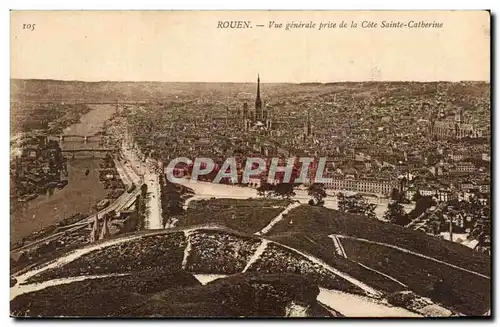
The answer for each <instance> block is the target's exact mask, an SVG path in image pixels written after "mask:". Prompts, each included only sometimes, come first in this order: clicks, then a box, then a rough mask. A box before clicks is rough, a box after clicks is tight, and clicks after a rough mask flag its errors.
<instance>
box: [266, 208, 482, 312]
mask: <svg viewBox="0 0 500 327" xmlns="http://www.w3.org/2000/svg"><path fill="white" fill-rule="evenodd" d="M331 234H340V235H348V236H352V237H354V239H350V238H341V239H340V240H341V243H342V245H343V247H344V249H345V251H346V254H347V258H348V260H346V259H344V258H342V257H340V256H338V255H336V254H335V252H334V244H333V241H332V240H331V238H330V237H328V236H329V235H331ZM268 236H269V237H270V238H271V239H273V240H276V241H279V242H281V243H283V244H286V245H288V246H292V247H294V248H300V249H303V250H304V251H307V252H308V253H311V254H312V255H314V256H316V257H318V258H320V259H322V260H324V261H325V262H327V263H329V264H330V265H332V266H336V267H342V270H343V271H346V272H348V273H350V274H351V275H352V276H354V277H356V278H358V279H359V280H362V281H365V282H366V283H368V284H369V285H372V286H374V287H378V288H379V289H381V290H384V291H386V292H394V291H398V290H400V289H401V285H399V284H398V283H394V282H391V280H390V279H385V278H383V277H382V276H383V275H380V274H377V273H374V272H373V271H371V270H367V269H363V267H356V265H355V264H354V263H356V262H357V263H359V264H362V265H365V266H367V267H369V268H371V269H374V270H376V271H377V272H380V273H382V274H386V275H388V276H391V277H393V278H395V279H396V280H397V281H399V282H401V283H403V284H405V285H407V286H408V288H409V289H410V290H412V291H414V292H415V293H417V294H419V295H420V296H425V297H430V298H431V299H432V300H433V301H435V302H438V303H442V304H443V305H445V306H447V307H449V308H452V309H454V310H456V311H458V312H461V313H464V314H468V315H480V314H483V313H484V312H486V311H487V310H488V308H489V307H490V305H491V304H490V288H491V285H490V284H491V280H490V279H488V278H484V277H480V276H477V275H475V274H473V273H470V272H467V271H463V270H460V269H456V268H453V267H450V266H449V265H446V264H444V263H449V264H451V265H456V266H458V267H461V268H464V269H468V270H471V271H473V272H477V273H480V274H485V275H487V276H490V260H489V257H488V256H486V255H484V254H481V253H477V252H474V251H472V250H470V249H468V248H467V247H464V246H462V245H459V244H455V243H451V242H448V241H445V240H442V239H438V238H435V237H432V236H429V235H427V234H424V233H422V232H417V231H413V230H409V229H404V228H402V227H400V226H397V225H392V224H387V223H383V222H380V221H377V220H368V219H367V218H365V217H362V216H357V215H351V214H345V213H342V212H339V211H336V210H332V209H327V208H321V207H312V206H307V205H303V206H300V207H298V208H296V209H294V210H292V211H291V212H289V213H288V215H287V216H286V217H285V218H284V219H283V220H281V221H280V222H279V223H278V224H276V225H275V226H274V228H273V229H272V230H271V232H270V233H269V235H268ZM355 238H359V239H365V240H369V241H373V242H380V243H384V244H388V245H393V246H397V247H400V248H403V249H407V250H411V251H413V252H416V253H419V254H422V255H427V256H429V257H432V258H434V259H436V260H438V261H442V262H444V263H439V262H436V261H432V260H429V259H425V258H422V257H419V256H416V255H413V254H409V253H405V252H402V251H400V250H397V249H395V248H393V247H388V246H384V245H380V244H375V243H369V242H364V241H360V240H356V239H355ZM439 280H442V281H443V284H445V285H447V287H449V288H451V290H450V291H449V292H447V293H442V292H441V293H439V292H437V291H436V289H435V288H436V286H435V285H436V283H437V282H438V281H439Z"/></svg>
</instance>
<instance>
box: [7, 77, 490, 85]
mask: <svg viewBox="0 0 500 327" xmlns="http://www.w3.org/2000/svg"><path fill="white" fill-rule="evenodd" d="M10 80H11V81H13V80H23V81H55V82H79V83H193V84H194V83H198V84H256V83H257V82H256V81H245V82H231V81H195V80H194V81H165V80H164V81H160V80H78V79H55V78H13V77H11V78H10ZM370 82H372V83H402V82H405V83H465V82H476V83H491V80H410V79H408V80H406V79H405V80H343V81H328V82H325V81H304V82H283V81H272V82H262V80H261V81H260V83H261V84H340V83H370Z"/></svg>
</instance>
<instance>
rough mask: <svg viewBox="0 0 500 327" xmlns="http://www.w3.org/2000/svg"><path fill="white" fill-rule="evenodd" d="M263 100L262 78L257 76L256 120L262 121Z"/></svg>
mask: <svg viewBox="0 0 500 327" xmlns="http://www.w3.org/2000/svg"><path fill="white" fill-rule="evenodd" d="M262 118H263V116H262V100H261V99H260V76H259V75H257V96H256V98H255V120H262Z"/></svg>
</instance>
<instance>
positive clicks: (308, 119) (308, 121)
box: [307, 110, 312, 137]
mask: <svg viewBox="0 0 500 327" xmlns="http://www.w3.org/2000/svg"><path fill="white" fill-rule="evenodd" d="M311 132H312V131H311V115H310V114H309V110H308V111H307V136H308V137H309V136H311Z"/></svg>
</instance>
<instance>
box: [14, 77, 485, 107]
mask: <svg viewBox="0 0 500 327" xmlns="http://www.w3.org/2000/svg"><path fill="white" fill-rule="evenodd" d="M264 82H265V81H264ZM435 83H440V84H448V85H449V84H451V83H450V82H432V83H430V84H435ZM10 84H11V100H12V101H30V102H94V103H95V102H115V101H121V102H124V101H130V102H134V101H138V102H140V101H152V100H154V101H173V100H175V99H177V98H176V97H182V96H198V97H206V98H210V97H214V98H215V97H220V96H223V97H224V96H226V97H227V96H236V95H237V94H238V93H240V92H248V93H255V87H256V83H205V82H112V81H101V82H83V81H61V80H50V79H47V80H42V79H11V83H10ZM408 84H423V83H417V82H370V81H368V82H336V83H315V82H313V83H300V84H292V83H264V85H263V90H262V91H263V96H264V97H266V96H271V95H273V94H276V93H279V94H283V93H289V92H292V93H294V92H304V91H313V90H315V91H317V90H318V88H320V89H321V90H322V91H329V90H331V91H335V90H337V89H345V88H346V87H356V88H365V87H374V86H378V87H381V86H382V87H383V86H388V87H389V86H390V87H395V86H401V87H403V86H404V85H408ZM455 84H461V85H463V84H467V86H470V85H474V84H477V86H478V87H480V88H484V87H485V86H486V85H489V83H487V82H460V83H455Z"/></svg>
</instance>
